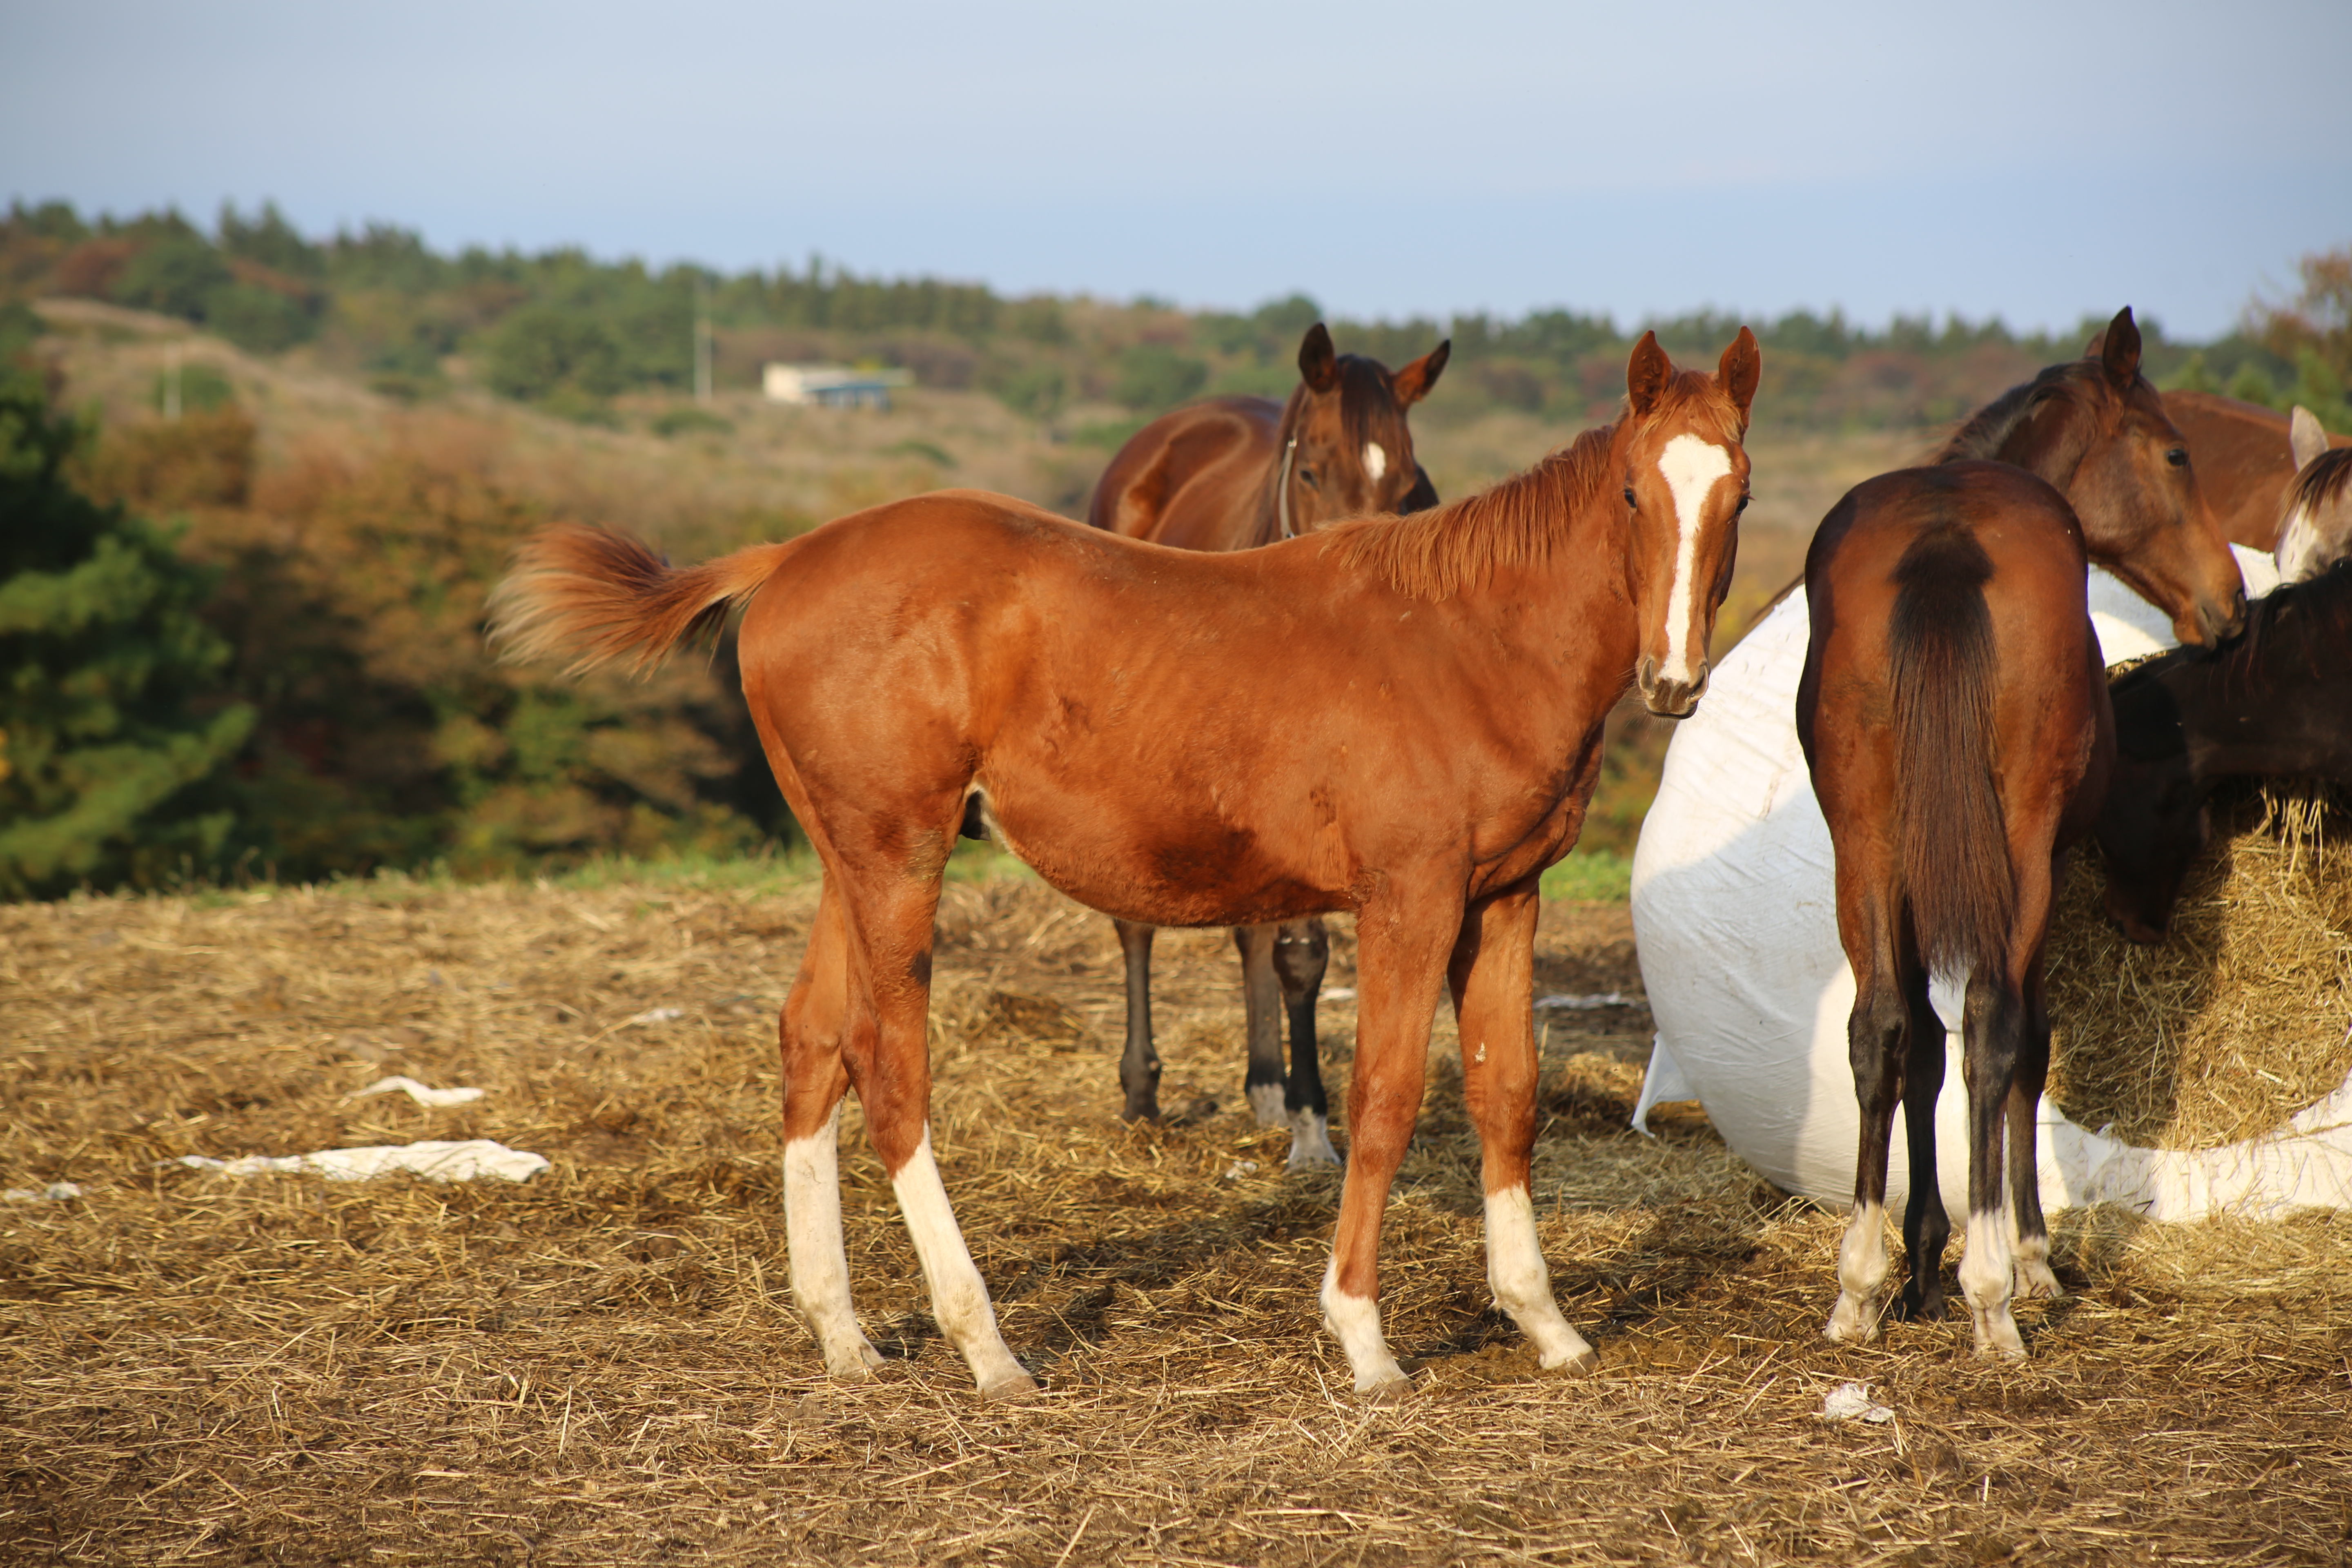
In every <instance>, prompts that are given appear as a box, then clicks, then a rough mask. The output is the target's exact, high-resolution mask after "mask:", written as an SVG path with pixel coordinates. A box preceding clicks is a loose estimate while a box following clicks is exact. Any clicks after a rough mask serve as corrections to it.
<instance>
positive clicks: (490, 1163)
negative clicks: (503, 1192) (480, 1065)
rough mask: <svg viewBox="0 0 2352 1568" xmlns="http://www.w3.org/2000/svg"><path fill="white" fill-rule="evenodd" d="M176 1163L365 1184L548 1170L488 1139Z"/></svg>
mask: <svg viewBox="0 0 2352 1568" xmlns="http://www.w3.org/2000/svg"><path fill="white" fill-rule="evenodd" d="M180 1163H181V1164H183V1165H185V1166H187V1167H188V1168H189V1169H190V1170H195V1171H218V1172H220V1173H222V1174H224V1175H229V1176H257V1175H264V1174H267V1173H271V1172H300V1173H308V1174H310V1175H314V1176H324V1177H326V1178H327V1180H329V1181H331V1182H364V1181H367V1180H368V1179H370V1178H371V1177H374V1176H388V1175H391V1174H393V1173H395V1172H399V1171H407V1172H411V1173H415V1174H416V1175H419V1176H422V1177H424V1178H425V1180H426V1181H428V1182H470V1181H473V1180H474V1179H476V1178H477V1177H480V1176H500V1177H503V1178H505V1179H506V1180H508V1181H509V1182H520V1181H526V1180H528V1179H530V1177H532V1176H535V1175H537V1174H538V1173H540V1172H541V1171H544V1170H546V1169H547V1166H548V1161H547V1157H546V1156H545V1155H543V1154H530V1153H526V1152H523V1151H522V1150H520V1149H509V1148H508V1147H507V1146H506V1145H505V1144H503V1143H495V1142H491V1141H490V1140H489V1139H488V1138H467V1139H462V1140H457V1141H454V1142H453V1141H447V1140H427V1141H425V1142H420V1143H379V1144H373V1145H371V1146H369V1147H367V1148H362V1149H321V1150H319V1151H318V1152H316V1153H310V1154H246V1155H241V1156H239V1157H238V1158H236V1159H234V1160H215V1159H214V1158H213V1157H212V1156H210V1155H208V1154H183V1155H181V1156H180Z"/></svg>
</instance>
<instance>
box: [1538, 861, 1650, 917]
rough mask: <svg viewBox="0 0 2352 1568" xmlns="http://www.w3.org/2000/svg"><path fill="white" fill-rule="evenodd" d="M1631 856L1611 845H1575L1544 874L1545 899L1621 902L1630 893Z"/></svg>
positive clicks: (1631, 885)
mask: <svg viewBox="0 0 2352 1568" xmlns="http://www.w3.org/2000/svg"><path fill="white" fill-rule="evenodd" d="M1632 894H1633V857H1632V856H1631V855H1620V854H1618V853H1617V852H1616V851H1614V850H1612V849H1578V850H1574V851H1571V852H1570V855H1569V856H1568V858H1566V859H1564V860H1562V861H1560V863H1559V865H1557V866H1554V867H1553V868H1551V869H1550V870H1549V871H1546V872H1545V873H1544V874H1543V896H1544V897H1545V898H1546V899H1571V900H1585V901H1597V902H1601V903H1610V904H1622V903H1623V902H1624V901H1625V900H1627V899H1628V898H1629V897H1631V896H1632Z"/></svg>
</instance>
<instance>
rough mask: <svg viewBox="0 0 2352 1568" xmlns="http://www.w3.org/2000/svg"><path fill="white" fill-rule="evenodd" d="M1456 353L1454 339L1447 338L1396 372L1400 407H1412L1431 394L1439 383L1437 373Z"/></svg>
mask: <svg viewBox="0 0 2352 1568" xmlns="http://www.w3.org/2000/svg"><path fill="white" fill-rule="evenodd" d="M1453 354H1454V340H1453V339H1452V338H1448V339H1446V340H1445V341H1444V342H1442V343H1440V344H1438V345H1437V346H1436V347H1435V348H1433V349H1432V350H1430V351H1429V352H1428V353H1425V354H1423V355H1422V356H1421V357H1420V358H1419V359H1417V360H1415V361H1413V362H1412V363H1411V364H1409V365H1407V366H1405V367H1404V368H1403V369H1402V370H1401V371H1399V372H1397V373H1396V380H1395V385H1396V400H1397V406H1398V407H1400V408H1410V407H1412V405H1414V404H1416V403H1419V402H1420V401H1421V400H1422V399H1423V398H1424V397H1427V396H1428V395H1429V389H1430V388H1431V387H1433V386H1435V385H1436V384H1437V373H1438V372H1440V371H1442V370H1444V368H1445V362H1446V361H1447V360H1448V359H1450V358H1452V357H1453Z"/></svg>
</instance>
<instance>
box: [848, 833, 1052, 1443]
mask: <svg viewBox="0 0 2352 1568" xmlns="http://www.w3.org/2000/svg"><path fill="white" fill-rule="evenodd" d="M942 841H944V839H943V837H942ZM940 858H941V859H942V860H943V859H944V858H945V856H944V855H942V856H941V857H940ZM929 871H930V875H929V878H928V879H922V880H919V879H916V878H915V877H914V876H912V875H910V874H909V868H907V867H905V866H900V865H891V864H887V863H886V864H884V865H882V866H879V867H877V868H875V874H871V875H868V876H866V878H864V879H861V880H860V881H858V882H854V883H853V882H850V881H848V880H847V879H844V888H843V897H844V900H845V912H846V913H847V915H848V917H849V919H848V922H847V924H848V928H849V934H850V945H851V949H852V955H851V956H852V965H851V974H852V976H853V980H854V982H855V984H853V987H852V1003H853V1005H852V1006H851V1008H850V1010H849V1027H848V1029H847V1030H846V1031H845V1037H844V1049H843V1057H844V1059H845V1064H846V1066H847V1067H848V1069H849V1079H850V1082H851V1084H852V1085H853V1086H854V1087H855V1088H856V1090H857V1098H858V1101H859V1103H860V1104H862V1105H863V1106H864V1107H865V1108H866V1131H867V1132H868V1134H869V1135H870V1136H871V1137H872V1139H873V1141H874V1147H875V1149H876V1150H877V1152H879V1153H880V1154H881V1156H882V1163H883V1164H884V1166H885V1167H886V1168H887V1169H888V1171H889V1173H890V1186H891V1190H892V1191H894V1192H895V1193H897V1194H898V1208H899V1212H900V1213H902V1214H903V1215H905V1216H906V1220H907V1231H908V1235H909V1236H910V1237H913V1239H914V1243H915V1255H916V1257H917V1258H919V1259H920V1260H921V1262H922V1266H923V1282H924V1284H925V1286H926V1287H927V1288H928V1289H929V1293H930V1298H931V1316H932V1318H933V1319H934V1320H935V1321H937V1322H938V1323H939V1326H940V1333H941V1334H943V1335H944V1336H946V1338H947V1341H948V1342H949V1343H950V1344H951V1345H953V1346H955V1348H956V1349H957V1351H959V1352H961V1354H962V1356H963V1358H964V1362H965V1363H966V1364H967V1365H969V1366H970V1367H971V1373H972V1377H973V1378H974V1379H975V1380H976V1381H977V1382H978V1383H979V1384H980V1393H981V1396H982V1398H983V1399H1017V1398H1020V1397H1023V1396H1024V1395H1026V1394H1032V1393H1034V1392H1035V1390H1036V1387H1037V1385H1036V1384H1035V1383H1034V1381H1033V1380H1032V1379H1031V1378H1030V1376H1029V1374H1028V1373H1027V1372H1025V1371H1024V1370H1023V1368H1022V1365H1021V1363H1019V1362H1017V1361H1015V1360H1013V1352H1011V1351H1009V1350H1007V1349H1006V1348H1005V1345H1004V1336H1003V1333H1001V1332H1000V1331H998V1329H997V1326H996V1310H995V1308H994V1307H993V1306H992V1305H991V1304H990V1302H989V1299H988V1287H987V1286H986V1285H985V1284H984V1283H982V1280H981V1278H980V1270H979V1269H978V1268H975V1267H973V1265H972V1261H971V1249H970V1248H969V1247H966V1246H965V1245H964V1239H963V1232H962V1231H961V1229H959V1228H958V1227H957V1225H956V1219H955V1211H954V1209H953V1208H952V1207H951V1206H950V1205H949V1203H948V1192H947V1185H946V1184H945V1183H943V1182H941V1181H940V1167H939V1162H938V1161H937V1160H936V1159H934V1158H933V1157H932V1154H931V1129H930V1103H931V1068H930V1053H929V1039H928V1037H927V1026H928V1024H929V1013H930V990H931V988H930V973H931V918H932V914H933V912H934V910H936V909H937V907H938V904H939V895H940V884H939V874H938V873H939V868H938V866H937V865H936V864H934V865H933V866H931V867H930V868H929ZM834 875H835V870H834V868H832V867H830V866H828V868H827V879H828V882H830V881H831V880H832V879H833V877H834ZM860 992H862V993H863V994H862V996H861V995H860V994H859V993H860ZM860 1000H862V1001H864V1002H865V1003H866V1005H865V1006H864V1007H863V1008H860V1007H858V1006H856V1005H855V1004H856V1002H857V1001H860Z"/></svg>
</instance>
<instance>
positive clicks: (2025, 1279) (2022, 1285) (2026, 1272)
mask: <svg viewBox="0 0 2352 1568" xmlns="http://www.w3.org/2000/svg"><path fill="white" fill-rule="evenodd" d="M2015 1289H2016V1292H2017V1299H2018V1300H2021V1301H2055V1300H2059V1299H2061V1298H2062V1297H2063V1296H2064V1295H2065V1294H2066V1288H2065V1287H2064V1286H2063V1285H2061V1284H2059V1283H2058V1276H2056V1275H2055V1274H2053V1273H2051V1272H2050V1266H2049V1265H2048V1264H2046V1263H2024V1262H2021V1263H2019V1264H2018V1266H2017V1281H2016V1286H2015Z"/></svg>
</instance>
